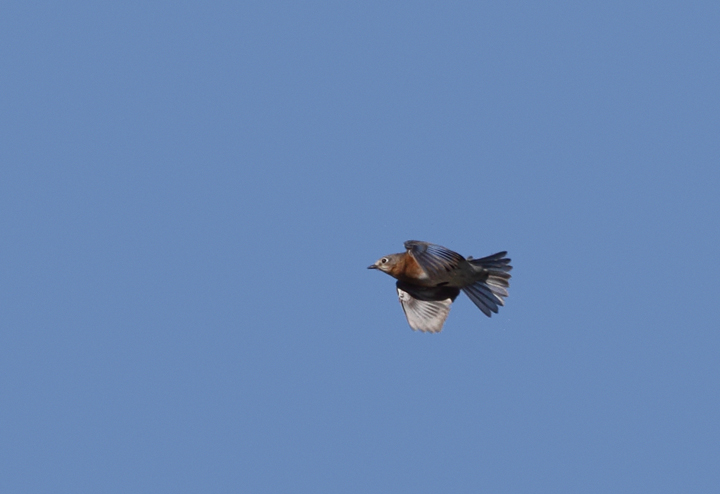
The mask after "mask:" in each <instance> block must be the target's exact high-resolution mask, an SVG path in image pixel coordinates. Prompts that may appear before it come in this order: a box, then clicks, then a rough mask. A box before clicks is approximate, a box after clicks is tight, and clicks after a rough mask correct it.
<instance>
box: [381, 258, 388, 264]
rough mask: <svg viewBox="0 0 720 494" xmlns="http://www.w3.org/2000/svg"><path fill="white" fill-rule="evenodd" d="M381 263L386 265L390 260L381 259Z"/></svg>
mask: <svg viewBox="0 0 720 494" xmlns="http://www.w3.org/2000/svg"><path fill="white" fill-rule="evenodd" d="M380 262H381V263H383V264H385V263H386V262H388V258H387V257H383V258H382V259H380Z"/></svg>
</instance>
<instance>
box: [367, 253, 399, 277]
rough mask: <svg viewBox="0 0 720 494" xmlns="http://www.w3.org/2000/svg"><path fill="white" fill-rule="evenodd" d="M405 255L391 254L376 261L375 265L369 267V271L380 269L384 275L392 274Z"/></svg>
mask: <svg viewBox="0 0 720 494" xmlns="http://www.w3.org/2000/svg"><path fill="white" fill-rule="evenodd" d="M404 255H405V253H402V254H390V255H387V256H384V257H381V258H380V259H378V260H377V261H375V264H372V265H370V266H368V269H379V270H380V271H383V272H384V273H388V274H390V272H391V271H392V270H393V268H394V267H395V266H397V264H398V263H399V262H400V260H401V259H402V257H403V256H404Z"/></svg>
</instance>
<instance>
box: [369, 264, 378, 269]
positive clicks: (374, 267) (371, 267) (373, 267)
mask: <svg viewBox="0 0 720 494" xmlns="http://www.w3.org/2000/svg"><path fill="white" fill-rule="evenodd" d="M377 268H378V267H377V264H373V265H371V266H368V269H377Z"/></svg>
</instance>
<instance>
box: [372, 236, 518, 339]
mask: <svg viewBox="0 0 720 494" xmlns="http://www.w3.org/2000/svg"><path fill="white" fill-rule="evenodd" d="M404 245H405V249H406V251H405V252H401V253H398V254H389V255H387V256H384V257H381V258H380V259H378V260H377V261H376V262H375V264H372V265H370V266H368V269H377V270H379V271H382V272H383V273H387V274H389V275H390V276H392V277H393V278H395V279H397V282H396V287H397V293H398V298H399V299H400V304H401V305H402V308H403V311H404V312H405V317H406V318H407V321H408V324H409V325H410V327H411V328H412V329H413V330H415V331H422V332H428V333H439V332H440V331H441V330H442V328H443V325H444V324H445V319H447V316H448V314H449V313H450V306H451V305H452V303H453V302H454V301H455V299H456V298H457V296H458V295H459V294H460V291H461V290H462V291H463V292H464V293H465V294H466V295H467V296H468V297H469V298H470V300H472V301H473V303H474V304H475V305H476V306H477V307H478V309H480V310H481V311H482V312H483V313H484V314H485V315H486V316H488V317H490V316H491V315H492V313H493V312H494V313H497V311H498V306H501V305H505V302H504V300H503V299H504V298H505V297H507V296H508V291H507V289H508V287H509V286H510V282H509V280H510V270H512V266H511V265H510V262H511V260H510V259H508V258H506V257H505V256H506V255H507V252H506V251H503V252H498V253H497V254H493V255H491V256H487V257H483V258H481V259H473V257H472V256H470V257H468V258H465V257H463V256H461V255H460V254H458V253H457V252H454V251H452V250H450V249H448V248H446V247H443V246H441V245H437V244H431V243H429V242H421V241H419V240H408V241H407V242H405V244H404Z"/></svg>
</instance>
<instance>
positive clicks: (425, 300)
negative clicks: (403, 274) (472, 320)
mask: <svg viewBox="0 0 720 494" xmlns="http://www.w3.org/2000/svg"><path fill="white" fill-rule="evenodd" d="M397 292H398V298H399V299H400V304H401V305H402V308H403V311H404V312H405V317H407V321H408V324H410V327H411V328H413V329H414V330H416V331H423V332H429V333H438V332H440V330H442V327H443V324H444V323H445V319H447V316H448V314H449V313H450V306H451V305H452V303H453V300H455V297H457V296H458V294H459V293H460V290H459V289H457V288H447V287H440V288H426V287H419V286H417V285H411V284H409V283H403V282H402V281H398V282H397Z"/></svg>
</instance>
